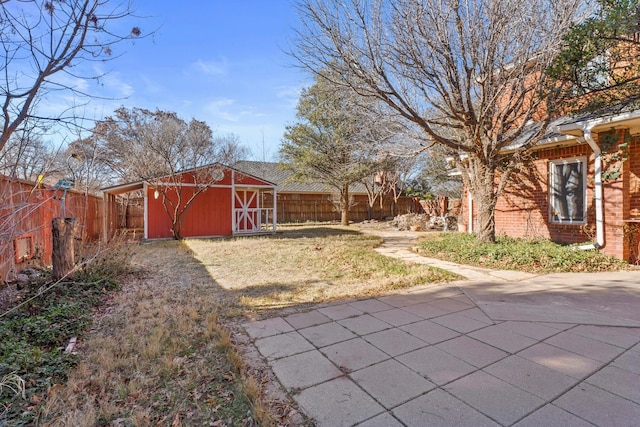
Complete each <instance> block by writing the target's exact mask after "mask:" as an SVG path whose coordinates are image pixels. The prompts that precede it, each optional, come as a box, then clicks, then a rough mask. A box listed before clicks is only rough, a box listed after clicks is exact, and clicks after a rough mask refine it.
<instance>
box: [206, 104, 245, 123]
mask: <svg viewBox="0 0 640 427" xmlns="http://www.w3.org/2000/svg"><path fill="white" fill-rule="evenodd" d="M203 109H204V111H205V112H206V113H207V114H209V115H211V116H212V117H213V118H214V119H216V120H223V121H227V122H234V123H236V122H239V121H240V120H242V119H243V118H246V117H247V116H250V115H251V114H252V109H251V108H248V107H241V106H237V105H236V101H235V100H234V99H230V98H219V99H216V100H213V101H211V102H209V103H207V104H206V105H205V106H204V108H203Z"/></svg>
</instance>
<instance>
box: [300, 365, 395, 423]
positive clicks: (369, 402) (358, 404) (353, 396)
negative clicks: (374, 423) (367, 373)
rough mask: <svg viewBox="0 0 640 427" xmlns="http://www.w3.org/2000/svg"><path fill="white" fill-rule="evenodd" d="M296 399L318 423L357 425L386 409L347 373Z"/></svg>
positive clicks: (301, 393)
mask: <svg viewBox="0 0 640 427" xmlns="http://www.w3.org/2000/svg"><path fill="white" fill-rule="evenodd" d="M294 399H295V400H296V401H297V402H298V404H299V405H300V406H301V407H302V409H303V410H304V411H305V413H306V414H307V415H309V416H310V417H311V418H313V419H314V420H315V424H316V426H318V427H341V426H345V427H347V426H353V425H355V424H357V423H359V422H362V421H365V420H367V419H369V418H373V417H374V416H376V415H379V414H382V413H383V412H385V409H384V408H383V407H382V406H380V404H378V403H377V402H376V401H375V400H373V399H372V398H371V396H369V395H368V394H366V393H365V392H364V391H362V389H360V388H359V387H358V386H357V385H355V384H354V383H353V382H352V381H351V380H349V379H348V378H346V377H341V378H336V379H334V380H331V381H328V382H326V383H323V384H319V385H317V386H315V387H310V388H308V389H305V390H302V391H301V392H300V393H299V394H297V395H295V396H294Z"/></svg>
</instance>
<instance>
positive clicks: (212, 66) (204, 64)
mask: <svg viewBox="0 0 640 427" xmlns="http://www.w3.org/2000/svg"><path fill="white" fill-rule="evenodd" d="M191 68H192V69H194V70H196V71H198V72H200V73H202V74H205V75H208V76H220V75H224V74H227V72H228V70H229V64H228V63H227V61H226V60H224V59H223V60H221V61H204V60H202V59H199V60H197V61H196V62H194V63H193V64H191Z"/></svg>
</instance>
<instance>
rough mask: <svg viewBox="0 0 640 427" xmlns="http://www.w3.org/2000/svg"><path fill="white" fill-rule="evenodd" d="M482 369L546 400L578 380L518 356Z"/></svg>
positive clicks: (567, 388)
mask: <svg viewBox="0 0 640 427" xmlns="http://www.w3.org/2000/svg"><path fill="white" fill-rule="evenodd" d="M483 371H484V372H486V373H488V374H491V375H493V376H494V377H496V378H499V379H501V380H502V381H505V382H508V383H509V384H511V385H514V386H516V387H518V388H520V389H522V390H524V391H527V392H529V393H531V394H533V395H534V396H538V397H540V398H542V399H545V400H548V401H550V400H552V399H554V398H556V397H558V396H560V395H561V394H562V393H564V392H566V391H567V390H569V389H570V388H571V387H573V386H575V385H576V384H577V383H578V381H579V380H577V379H576V378H572V377H570V376H567V375H564V374H563V373H561V372H558V371H554V370H551V369H549V368H546V367H544V366H542V365H538V364H537V363H534V362H531V361H530V360H527V359H524V358H522V357H518V356H509V357H507V358H506V359H502V360H500V361H499V362H496V363H494V364H492V365H490V366H487V367H486V368H484V369H483Z"/></svg>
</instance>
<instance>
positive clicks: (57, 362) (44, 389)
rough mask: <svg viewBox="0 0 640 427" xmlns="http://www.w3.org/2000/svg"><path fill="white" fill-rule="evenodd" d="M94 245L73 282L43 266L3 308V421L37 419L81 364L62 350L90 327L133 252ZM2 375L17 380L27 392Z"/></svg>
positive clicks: (0, 360)
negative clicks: (55, 276)
mask: <svg viewBox="0 0 640 427" xmlns="http://www.w3.org/2000/svg"><path fill="white" fill-rule="evenodd" d="M93 250H94V253H93V254H92V256H91V258H90V261H89V262H87V263H86V264H83V267H82V268H80V269H78V270H77V271H76V272H75V274H74V275H73V276H72V277H71V278H70V279H69V281H64V282H59V283H57V284H55V283H54V281H53V280H52V278H51V272H50V271H48V270H42V271H41V272H40V275H39V276H38V277H37V278H33V279H32V280H31V282H30V283H29V284H28V285H25V286H24V288H23V289H21V290H20V291H19V296H20V298H19V299H18V300H17V301H16V302H15V303H14V305H13V306H12V307H4V308H3V309H2V310H0V316H1V317H0V426H1V425H4V423H5V422H8V423H9V424H10V425H12V426H21V425H33V424H34V423H35V417H37V412H38V407H39V405H40V403H41V402H42V401H43V399H44V397H45V396H46V395H47V393H48V392H49V390H50V389H51V388H52V387H54V386H55V385H56V384H63V383H64V382H65V381H66V380H67V378H68V374H69V371H70V370H71V369H72V368H73V367H74V366H76V364H77V363H78V358H77V356H76V355H75V354H73V353H66V352H65V351H64V350H65V347H66V346H67V344H68V343H69V340H70V339H71V338H72V337H79V336H82V334H83V333H84V332H86V331H87V329H88V328H89V327H90V325H91V323H92V317H93V312H94V310H95V308H96V307H97V306H99V305H100V304H101V303H102V302H103V301H104V299H105V298H106V297H107V296H108V295H109V294H110V293H112V292H113V291H115V290H117V289H118V288H119V285H118V283H117V282H116V280H115V276H116V275H118V274H120V273H122V272H123V271H124V269H125V268H126V267H127V266H128V257H129V256H130V251H128V250H127V249H126V248H122V247H117V248H109V249H108V250H105V249H103V248H97V247H96V248H93ZM8 290H9V288H5V289H0V291H3V292H6V291H8ZM2 379H9V380H11V379H15V380H17V381H19V382H20V383H21V384H22V385H23V386H24V394H23V393H21V392H20V391H22V390H18V389H17V388H16V387H12V386H10V385H11V384H8V383H5V382H3V381H2ZM7 385H9V386H7Z"/></svg>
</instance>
